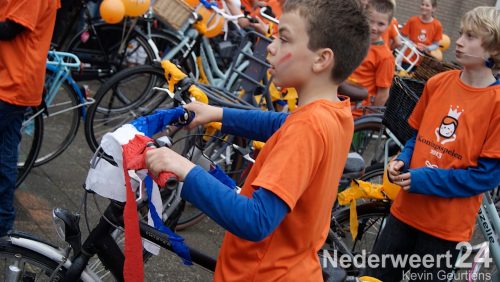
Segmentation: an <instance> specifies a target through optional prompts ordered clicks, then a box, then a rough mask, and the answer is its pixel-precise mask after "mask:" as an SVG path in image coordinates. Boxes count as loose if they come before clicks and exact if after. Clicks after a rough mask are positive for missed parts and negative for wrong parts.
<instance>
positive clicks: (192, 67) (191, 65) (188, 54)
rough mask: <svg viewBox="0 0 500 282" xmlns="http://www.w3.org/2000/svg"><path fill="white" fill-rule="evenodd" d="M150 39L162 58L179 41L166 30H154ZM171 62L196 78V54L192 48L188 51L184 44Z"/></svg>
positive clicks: (179, 40) (197, 74) (197, 73)
mask: <svg viewBox="0 0 500 282" xmlns="http://www.w3.org/2000/svg"><path fill="white" fill-rule="evenodd" d="M151 39H152V40H153V42H154V43H155V45H156V47H157V48H158V52H159V55H160V58H163V57H164V56H165V55H166V54H168V53H169V52H170V51H171V50H172V49H173V48H175V47H177V46H178V45H179V43H180V42H181V39H179V38H178V37H177V36H176V35H174V34H172V33H171V32H170V31H168V30H156V31H155V32H153V33H152V34H151ZM172 62H173V63H174V64H176V65H178V66H180V69H181V70H182V71H183V72H184V73H186V74H191V76H192V77H193V78H194V79H195V80H198V77H199V75H200V74H199V70H198V65H197V64H196V54H195V53H194V51H193V50H191V51H189V50H188V47H187V46H185V47H184V48H182V49H181V50H180V51H179V53H178V54H176V55H175V56H174V57H173V59H172Z"/></svg>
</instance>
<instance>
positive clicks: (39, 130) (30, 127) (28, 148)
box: [16, 107, 43, 187]
mask: <svg viewBox="0 0 500 282" xmlns="http://www.w3.org/2000/svg"><path fill="white" fill-rule="evenodd" d="M41 111H42V110H41V109H39V108H37V107H31V108H28V109H27V110H26V113H25V115H24V121H23V125H22V127H21V134H22V136H21V143H20V144H19V158H18V161H17V179H16V187H19V185H20V184H21V183H22V182H23V180H24V179H25V178H26V176H28V173H29V172H30V170H31V168H32V167H33V164H34V163H35V160H36V158H37V156H38V152H39V151H40V147H41V146H42V139H43V116H42V113H41Z"/></svg>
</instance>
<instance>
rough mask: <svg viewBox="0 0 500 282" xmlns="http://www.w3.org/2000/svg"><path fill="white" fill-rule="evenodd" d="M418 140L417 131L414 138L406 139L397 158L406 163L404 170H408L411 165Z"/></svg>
mask: <svg viewBox="0 0 500 282" xmlns="http://www.w3.org/2000/svg"><path fill="white" fill-rule="evenodd" d="M416 140H417V134H416V133H415V134H414V135H413V137H412V138H410V139H409V140H408V141H406V144H405V146H404V148H403V150H401V153H399V155H398V156H397V157H396V160H399V161H402V162H403V163H404V164H405V165H404V167H403V169H402V171H407V170H408V168H409V166H410V163H411V156H412V155H413V150H414V149H415V142H416Z"/></svg>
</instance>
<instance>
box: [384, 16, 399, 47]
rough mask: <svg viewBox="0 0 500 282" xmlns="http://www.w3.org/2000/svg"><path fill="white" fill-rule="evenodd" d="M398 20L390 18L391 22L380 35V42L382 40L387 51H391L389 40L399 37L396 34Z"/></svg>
mask: <svg viewBox="0 0 500 282" xmlns="http://www.w3.org/2000/svg"><path fill="white" fill-rule="evenodd" d="M398 25H399V23H398V20H397V19H396V18H394V17H393V18H392V20H391V22H390V23H389V26H388V27H387V29H386V30H385V31H384V33H382V35H381V37H382V40H384V43H385V45H386V46H387V48H389V50H390V49H391V40H394V38H396V37H397V36H398V35H399V32H398V30H397V29H398Z"/></svg>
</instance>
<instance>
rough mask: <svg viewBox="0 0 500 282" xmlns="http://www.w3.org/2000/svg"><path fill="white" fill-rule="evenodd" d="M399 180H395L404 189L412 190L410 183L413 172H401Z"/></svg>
mask: <svg viewBox="0 0 500 282" xmlns="http://www.w3.org/2000/svg"><path fill="white" fill-rule="evenodd" d="M397 179H398V181H397V182H394V183H396V184H398V185H399V186H401V188H403V190H405V191H408V190H410V185H411V174H410V173H409V172H407V173H403V174H400V175H399V176H398V177H397Z"/></svg>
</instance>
